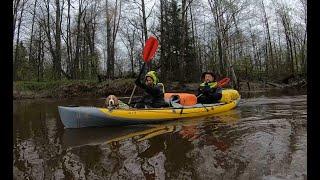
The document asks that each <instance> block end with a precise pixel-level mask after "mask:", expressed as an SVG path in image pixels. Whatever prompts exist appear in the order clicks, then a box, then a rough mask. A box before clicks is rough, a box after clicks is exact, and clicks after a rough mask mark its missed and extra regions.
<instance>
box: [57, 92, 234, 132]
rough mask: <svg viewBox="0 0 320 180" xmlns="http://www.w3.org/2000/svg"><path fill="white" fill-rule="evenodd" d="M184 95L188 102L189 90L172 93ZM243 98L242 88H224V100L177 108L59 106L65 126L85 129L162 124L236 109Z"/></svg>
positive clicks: (175, 105)
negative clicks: (187, 92) (239, 89)
mask: <svg viewBox="0 0 320 180" xmlns="http://www.w3.org/2000/svg"><path fill="white" fill-rule="evenodd" d="M180 94H181V95H182V96H181V102H185V101H186V98H188V96H186V93H171V94H170V95H171V97H172V96H179V95H180ZM189 95H192V94H189ZM193 96H194V95H193ZM165 97H167V98H168V95H165ZM183 98H185V99H183ZM166 100H168V99H166ZM239 101H240V95H239V93H238V91H236V90H233V89H224V90H222V98H221V100H220V103H215V104H194V105H184V104H178V103H172V106H173V107H167V108H156V109H155V108H152V109H151V108H150V109H135V108H129V109H108V108H99V107H87V106H76V107H68V106H58V110H59V115H60V118H61V121H62V123H63V125H64V126H65V128H82V127H93V126H122V125H133V124H148V123H159V122H164V121H172V120H178V119H179V120H180V119H185V118H194V117H201V116H208V115H212V114H216V113H221V112H225V111H229V110H231V109H233V108H235V107H236V106H237V105H238V103H239Z"/></svg>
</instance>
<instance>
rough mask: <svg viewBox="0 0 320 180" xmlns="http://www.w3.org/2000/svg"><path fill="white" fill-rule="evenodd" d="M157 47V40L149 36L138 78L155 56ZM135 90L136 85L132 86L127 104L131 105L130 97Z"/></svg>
mask: <svg viewBox="0 0 320 180" xmlns="http://www.w3.org/2000/svg"><path fill="white" fill-rule="evenodd" d="M158 45H159V43H158V40H157V39H156V38H155V37H153V36H150V37H149V38H148V39H147V41H146V44H145V46H144V48H143V53H142V59H143V61H144V63H143V66H142V68H141V70H140V73H139V76H138V77H140V76H141V74H142V72H143V70H144V67H145V66H146V63H149V62H150V61H151V60H152V58H153V57H154V55H155V54H156V51H157V49H158ZM136 88H137V85H134V88H133V90H132V93H131V96H130V99H129V102H128V104H130V103H131V99H132V96H133V94H134V91H135V90H136Z"/></svg>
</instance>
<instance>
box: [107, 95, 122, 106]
mask: <svg viewBox="0 0 320 180" xmlns="http://www.w3.org/2000/svg"><path fill="white" fill-rule="evenodd" d="M104 106H105V107H107V108H109V109H118V108H119V100H118V98H117V97H116V96H115V95H109V96H108V97H107V98H106V100H105V102H104Z"/></svg>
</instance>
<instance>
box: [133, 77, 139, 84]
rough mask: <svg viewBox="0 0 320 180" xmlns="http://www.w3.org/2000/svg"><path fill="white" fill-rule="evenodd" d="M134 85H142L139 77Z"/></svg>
mask: <svg viewBox="0 0 320 180" xmlns="http://www.w3.org/2000/svg"><path fill="white" fill-rule="evenodd" d="M134 83H135V84H136V85H138V84H140V79H139V77H138V78H137V79H136V80H135V81H134Z"/></svg>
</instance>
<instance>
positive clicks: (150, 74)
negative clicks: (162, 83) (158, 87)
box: [145, 71, 159, 84]
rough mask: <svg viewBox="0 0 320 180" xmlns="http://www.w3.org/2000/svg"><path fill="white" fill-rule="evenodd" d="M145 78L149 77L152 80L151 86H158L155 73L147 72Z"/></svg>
mask: <svg viewBox="0 0 320 180" xmlns="http://www.w3.org/2000/svg"><path fill="white" fill-rule="evenodd" d="M147 77H151V78H152V79H153V84H158V81H159V79H158V77H157V73H156V72H155V71H149V72H148V73H147V74H146V76H145V78H147Z"/></svg>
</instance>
